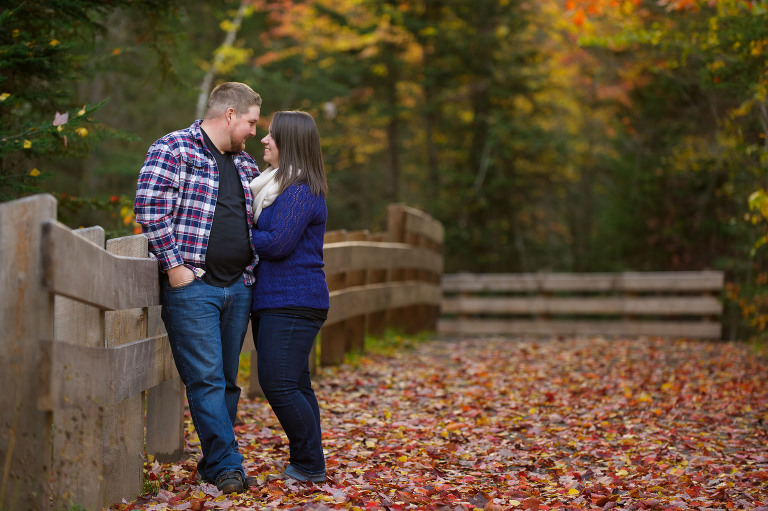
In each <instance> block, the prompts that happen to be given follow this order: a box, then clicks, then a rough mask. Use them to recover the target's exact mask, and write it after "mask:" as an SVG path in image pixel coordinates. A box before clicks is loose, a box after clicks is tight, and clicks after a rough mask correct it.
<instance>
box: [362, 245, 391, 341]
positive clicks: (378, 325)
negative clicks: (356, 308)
mask: <svg viewBox="0 0 768 511" xmlns="http://www.w3.org/2000/svg"><path fill="white" fill-rule="evenodd" d="M368 239H369V240H370V241H374V242H382V243H383V242H387V241H389V238H388V233H386V232H378V233H374V234H371V235H370V236H369V237H368ZM390 273H391V271H388V270H382V269H375V270H368V275H367V277H366V279H367V282H368V283H369V284H383V283H385V282H387V279H388V278H389V274H390ZM365 328H366V333H367V334H369V335H372V336H375V337H384V334H385V333H386V331H387V311H376V312H372V313H370V314H368V316H367V317H366V319H365Z"/></svg>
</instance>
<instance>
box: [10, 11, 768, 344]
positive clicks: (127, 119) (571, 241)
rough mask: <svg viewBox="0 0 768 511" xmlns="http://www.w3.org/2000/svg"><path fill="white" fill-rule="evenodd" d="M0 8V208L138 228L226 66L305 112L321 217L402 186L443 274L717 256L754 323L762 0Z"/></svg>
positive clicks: (401, 195)
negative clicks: (146, 170)
mask: <svg viewBox="0 0 768 511" xmlns="http://www.w3.org/2000/svg"><path fill="white" fill-rule="evenodd" d="M1 4H2V5H1V6H0V71H2V72H1V73H0V201H8V200H13V199H15V198H19V197H23V196H26V195H30V194H33V193H39V192H41V191H46V192H49V193H52V194H54V195H55V196H56V197H57V199H58V201H59V219H60V220H61V221H63V222H65V223H67V224H68V225H70V226H71V227H79V226H89V225H101V226H103V227H104V228H105V229H106V230H107V233H108V236H110V237H111V236H122V235H126V234H130V233H132V232H136V231H135V230H136V228H137V225H136V224H135V221H134V218H133V213H132V204H133V198H134V194H135V185H136V178H137V176H138V172H139V169H140V168H141V165H142V162H143V159H144V156H145V154H146V151H147V148H148V147H149V145H150V144H151V143H152V142H153V141H155V140H156V139H157V138H159V137H161V136H163V135H165V134H166V133H168V132H170V131H173V130H176V129H180V128H183V127H186V126H188V125H190V124H191V123H192V122H193V121H194V120H195V119H196V118H199V117H201V116H202V112H203V107H204V100H205V98H207V95H208V93H209V92H210V89H211V88H212V86H214V85H215V84H216V83H219V82H222V81H229V80H236V81H243V82H246V83H248V84H250V85H251V86H252V87H253V88H254V89H255V90H256V91H257V92H259V93H260V94H261V95H262V97H263V99H264V105H263V107H262V123H261V124H260V126H259V131H258V133H257V136H256V138H255V139H251V141H249V143H248V145H247V150H248V151H249V152H251V153H252V154H253V155H254V156H255V157H256V159H257V160H258V161H261V157H260V155H261V154H262V152H261V144H260V143H259V140H260V139H261V137H263V136H264V134H265V133H266V128H267V126H268V123H269V118H270V116H271V114H272V113H273V112H275V111H277V110H285V109H301V110H305V111H308V112H310V113H311V114H312V115H313V116H314V117H315V119H316V120H317V122H318V126H319V129H320V132H321V139H322V143H323V151H324V156H325V161H326V169H327V173H328V181H329V186H330V190H331V192H330V195H329V198H328V207H329V221H328V228H329V229H340V228H345V229H349V230H352V229H371V230H383V229H384V227H385V222H386V215H385V212H386V206H387V205H388V204H390V203H392V202H404V203H406V204H408V205H409V206H413V207H416V208H419V209H422V210H424V211H427V212H428V213H430V214H431V215H433V216H434V217H436V218H437V219H438V220H440V221H441V222H442V223H443V224H444V226H445V228H446V240H445V250H444V255H445V263H446V264H445V270H446V272H456V271H473V272H535V271H545V270H546V271H577V272H592V271H620V270H638V271H643V270H656V271H659V270H701V269H719V270H724V271H725V272H726V279H727V289H726V292H725V296H724V298H725V299H726V305H727V307H726V315H725V318H724V319H725V325H726V328H725V331H724V337H725V338H728V339H739V340H742V339H756V338H757V339H759V338H764V337H765V336H766V325H767V324H768V290H766V288H765V285H766V283H768V265H766V263H767V262H768V258H767V257H766V247H765V245H766V240H767V239H768V238H767V237H766V233H767V232H768V231H766V222H767V221H768V192H766V188H768V138H767V135H768V0H762V1H751V2H749V1H743V0H626V1H616V0H569V1H565V0H413V1H407V0H386V1H385V0H316V1H293V0H274V1H268V0H206V1H200V0H187V1H184V2H182V1H180V0H165V1H162V2H161V1H158V0H35V1H31V0H28V1H21V2H18V1H17V2H8V1H7V0H3V1H2V2H1Z"/></svg>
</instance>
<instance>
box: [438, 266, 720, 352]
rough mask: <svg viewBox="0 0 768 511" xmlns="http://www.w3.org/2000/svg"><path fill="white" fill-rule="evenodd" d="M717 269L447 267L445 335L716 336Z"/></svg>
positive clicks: (440, 325)
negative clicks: (473, 270) (474, 270)
mask: <svg viewBox="0 0 768 511" xmlns="http://www.w3.org/2000/svg"><path fill="white" fill-rule="evenodd" d="M723 279H724V276H723V273H722V272H718V271H701V272H624V273H583V274H567V273H536V274H470V273H466V274H464V273H462V274H451V275H444V276H443V280H442V287H443V301H442V314H443V316H442V317H441V319H440V321H439V323H438V332H440V333H441V334H447V335H467V334H481V335H482V334H532V335H569V334H571V335H581V334H583V335H592V334H599V335H615V336H637V335H652V336H661V337H690V338H702V339H706V338H709V339H719V338H721V335H722V326H721V324H720V319H719V316H720V315H721V314H722V312H723V305H722V303H721V300H720V295H721V293H722V290H723Z"/></svg>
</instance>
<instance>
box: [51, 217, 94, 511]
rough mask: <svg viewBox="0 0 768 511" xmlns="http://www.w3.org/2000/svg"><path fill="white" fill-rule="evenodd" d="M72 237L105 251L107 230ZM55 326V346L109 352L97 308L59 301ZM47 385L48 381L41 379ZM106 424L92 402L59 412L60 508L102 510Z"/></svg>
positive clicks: (56, 498) (56, 491) (56, 472)
mask: <svg viewBox="0 0 768 511" xmlns="http://www.w3.org/2000/svg"><path fill="white" fill-rule="evenodd" d="M72 232H73V233H74V234H76V235H78V236H80V237H81V238H83V239H86V240H88V241H90V242H91V243H94V245H95V246H96V247H98V248H100V249H103V247H104V241H105V234H104V229H102V228H101V227H91V228H87V229H77V230H75V231H72ZM53 325H54V327H53V330H54V342H63V343H71V344H77V345H80V346H88V347H91V348H103V347H104V312H103V311H101V310H99V309H97V308H96V307H92V306H90V305H87V304H84V303H80V302H77V301H75V300H71V299H69V298H66V297H64V296H56V297H55V298H54V319H53ZM46 353H47V352H43V354H46ZM51 363H56V364H58V361H56V360H55V359H54V360H53V361H51ZM51 367H52V366H50V365H49V369H48V370H46V372H45V374H46V375H50V368H51ZM41 381H45V379H44V378H41ZM54 381H56V380H54ZM57 383H58V382H57ZM57 383H56V384H57ZM47 387H48V385H45V386H44V388H47ZM49 408H50V407H49ZM103 419H104V414H103V408H102V406H101V405H100V404H99V403H94V402H92V401H85V402H78V403H69V406H67V407H66V408H60V407H57V408H54V410H53V426H54V427H53V471H52V472H53V473H52V482H53V502H54V503H55V504H54V508H55V509H56V508H61V509H63V508H66V507H68V506H69V504H71V503H77V504H78V505H79V506H81V507H82V508H83V509H88V510H97V509H101V507H102V504H103V501H104V494H105V481H104V477H103V474H104V470H103V458H104V444H103V441H102V437H103V425H104V420H103Z"/></svg>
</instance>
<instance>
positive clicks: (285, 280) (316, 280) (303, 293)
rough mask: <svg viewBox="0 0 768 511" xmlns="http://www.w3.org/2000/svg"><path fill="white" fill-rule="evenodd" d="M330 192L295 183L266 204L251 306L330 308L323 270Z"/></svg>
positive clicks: (255, 234) (257, 235)
mask: <svg viewBox="0 0 768 511" xmlns="http://www.w3.org/2000/svg"><path fill="white" fill-rule="evenodd" d="M327 218H328V209H327V207H326V205H325V198H324V197H322V196H318V195H312V192H311V191H310V189H309V186H308V185H306V184H303V183H302V184H293V185H291V186H289V187H288V188H287V189H286V190H285V191H284V192H283V193H281V194H280V195H279V196H278V197H277V198H276V199H275V202H273V203H272V205H270V206H268V207H266V208H264V211H262V213H261V216H259V221H258V225H257V226H255V227H254V228H253V230H252V231H251V237H252V238H253V246H254V248H255V250H256V253H257V254H258V255H259V264H257V265H256V272H255V273H256V283H255V284H254V285H253V303H252V305H251V310H253V311H258V310H262V309H276V308H282V307H312V308H315V309H328V308H329V307H330V301H329V299H328V285H327V284H326V282H325V272H324V271H323V266H324V263H323V236H324V235H325V223H326V220H327Z"/></svg>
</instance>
